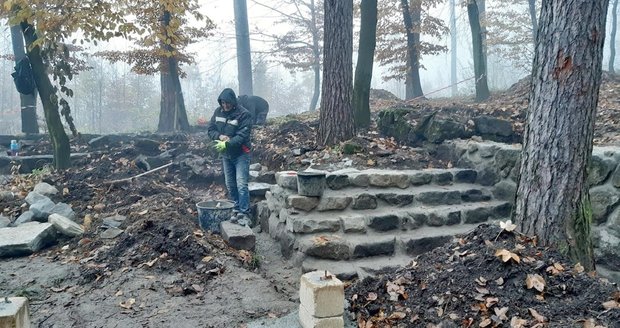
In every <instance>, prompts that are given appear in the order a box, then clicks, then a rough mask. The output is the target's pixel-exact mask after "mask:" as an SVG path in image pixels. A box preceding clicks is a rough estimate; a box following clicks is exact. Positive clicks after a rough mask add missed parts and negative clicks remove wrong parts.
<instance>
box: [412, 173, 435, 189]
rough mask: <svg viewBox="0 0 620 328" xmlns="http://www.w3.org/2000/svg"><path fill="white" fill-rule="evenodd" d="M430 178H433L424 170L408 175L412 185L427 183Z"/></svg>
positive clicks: (429, 181)
mask: <svg viewBox="0 0 620 328" xmlns="http://www.w3.org/2000/svg"><path fill="white" fill-rule="evenodd" d="M432 179H433V175H432V174H430V173H426V172H416V173H413V174H411V175H409V181H410V182H411V184H412V185H414V186H421V185H425V184H429V183H431V180H432Z"/></svg>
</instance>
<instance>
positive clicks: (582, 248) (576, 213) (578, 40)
mask: <svg viewBox="0 0 620 328" xmlns="http://www.w3.org/2000/svg"><path fill="white" fill-rule="evenodd" d="M608 2H609V1H608V0H597V1H592V0H571V1H565V0H549V1H543V4H542V8H541V14H540V22H539V30H538V35H537V44H536V48H535V57H534V65H533V67H534V70H533V74H532V78H531V79H532V80H531V89H530V102H529V106H528V111H527V113H528V114H527V125H526V129H525V135H524V141H523V154H522V164H521V170H520V179H519V186H518V189H517V200H516V209H515V216H516V222H517V224H518V227H519V229H520V231H521V232H522V233H525V234H528V235H535V236H536V237H537V240H538V244H539V245H540V246H555V247H557V248H558V249H559V250H560V251H562V252H563V253H564V254H566V255H568V256H570V257H571V258H572V259H573V260H574V261H575V262H579V263H581V264H582V265H583V266H584V267H585V268H586V269H589V270H591V269H594V259H593V251H592V240H591V235H590V229H591V227H590V226H591V222H592V206H591V204H590V197H589V193H588V183H587V180H588V179H587V178H588V176H587V175H588V173H587V167H588V166H589V163H590V160H591V157H592V140H593V135H594V122H595V117H596V106H597V103H598V94H599V87H600V83H601V70H602V60H603V43H604V39H605V20H606V13H607V6H608Z"/></svg>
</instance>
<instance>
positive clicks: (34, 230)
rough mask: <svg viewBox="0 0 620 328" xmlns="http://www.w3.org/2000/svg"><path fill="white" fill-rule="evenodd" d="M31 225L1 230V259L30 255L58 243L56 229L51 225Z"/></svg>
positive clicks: (33, 223)
mask: <svg viewBox="0 0 620 328" xmlns="http://www.w3.org/2000/svg"><path fill="white" fill-rule="evenodd" d="M30 223H31V224H29V223H24V224H22V225H20V226H19V227H15V228H1V229H0V258H1V257H11V256H23V255H30V254H32V253H34V252H36V251H38V250H40V249H42V248H43V247H45V246H47V245H50V244H53V243H55V242H56V229H54V227H53V226H52V224H51V223H37V222H30Z"/></svg>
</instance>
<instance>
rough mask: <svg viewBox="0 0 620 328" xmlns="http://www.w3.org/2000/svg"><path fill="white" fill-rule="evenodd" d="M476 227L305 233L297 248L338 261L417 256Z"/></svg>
mask: <svg viewBox="0 0 620 328" xmlns="http://www.w3.org/2000/svg"><path fill="white" fill-rule="evenodd" d="M476 226H477V224H462V225H454V226H448V227H422V228H419V229H416V230H409V231H403V230H397V231H394V232H390V233H386V232H383V233H379V232H373V233H368V234H364V235H359V234H358V235H351V234H342V233H334V234H314V235H304V236H298V238H297V239H296V241H295V245H294V247H295V248H296V249H297V250H298V251H299V252H301V253H304V254H305V255H306V256H307V257H309V258H318V259H327V260H336V261H347V260H355V259H359V258H367V257H377V256H392V255H398V254H401V255H408V256H415V255H419V254H422V253H424V252H428V251H430V250H432V249H434V248H436V247H439V246H441V245H443V244H445V243H446V242H448V241H450V240H452V238H453V237H454V236H455V235H458V234H465V233H467V232H469V231H471V230H473V229H474V228H475V227H476Z"/></svg>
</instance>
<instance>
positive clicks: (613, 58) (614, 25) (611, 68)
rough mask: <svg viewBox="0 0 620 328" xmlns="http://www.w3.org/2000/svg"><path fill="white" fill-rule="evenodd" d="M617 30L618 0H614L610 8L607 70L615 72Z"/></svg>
mask: <svg viewBox="0 0 620 328" xmlns="http://www.w3.org/2000/svg"><path fill="white" fill-rule="evenodd" d="M617 30H618V0H614V4H613V7H612V9H611V36H610V39H611V40H609V72H610V73H615V72H616V70H615V68H614V66H615V63H614V62H615V61H616V31H617Z"/></svg>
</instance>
